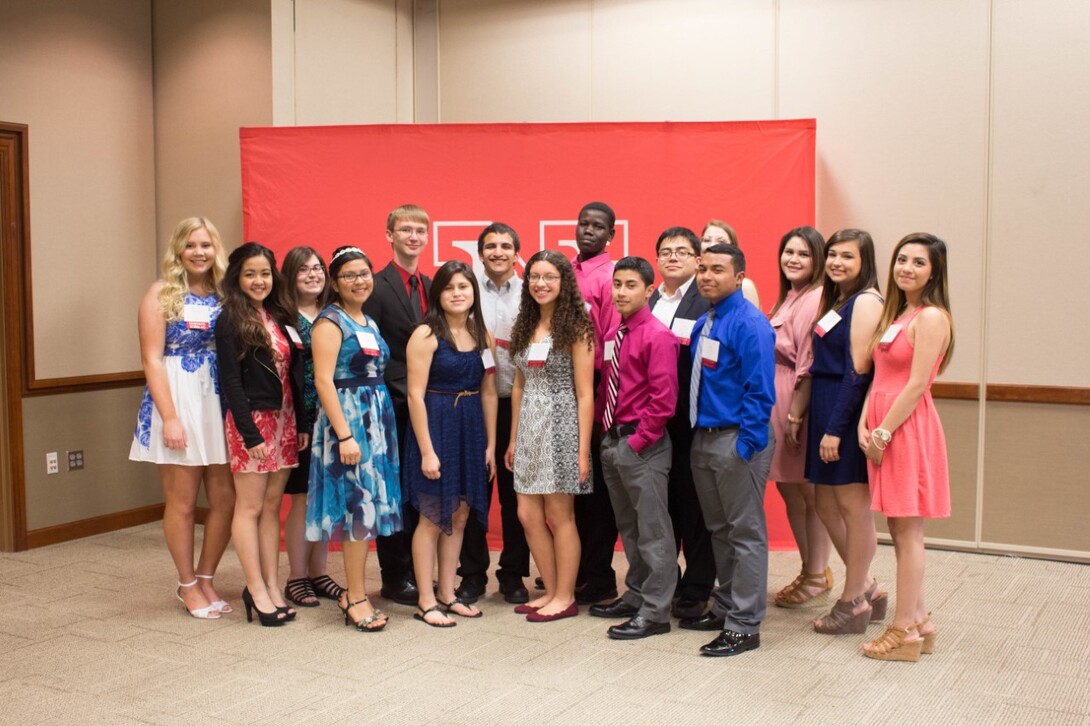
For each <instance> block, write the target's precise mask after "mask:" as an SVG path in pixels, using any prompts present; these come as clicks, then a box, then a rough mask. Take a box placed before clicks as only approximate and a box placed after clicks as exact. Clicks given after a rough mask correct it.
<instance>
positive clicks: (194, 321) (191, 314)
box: [182, 305, 212, 330]
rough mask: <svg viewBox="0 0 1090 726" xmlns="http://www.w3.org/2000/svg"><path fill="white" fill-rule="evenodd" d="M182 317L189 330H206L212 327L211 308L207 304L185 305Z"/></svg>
mask: <svg viewBox="0 0 1090 726" xmlns="http://www.w3.org/2000/svg"><path fill="white" fill-rule="evenodd" d="M182 319H183V320H184V321H185V327H187V328H189V329H190V330H208V329H209V328H210V327H212V308H211V307H209V306H208V305H186V306H185V307H183V308H182Z"/></svg>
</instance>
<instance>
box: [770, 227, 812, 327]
mask: <svg viewBox="0 0 1090 726" xmlns="http://www.w3.org/2000/svg"><path fill="white" fill-rule="evenodd" d="M796 237H798V238H799V239H801V240H802V241H803V242H805V243H806V246H807V247H809V248H810V262H811V263H812V264H811V266H810V267H811V269H810V282H809V283H807V285H806V290H813V289H814V288H815V287H817V286H818V285H820V284H821V281H822V280H823V279H824V278H825V238H824V237H822V236H821V232H818V231H817V230H816V229H814V228H813V227H807V226H805V225H804V226H802V227H795V228H794V229H793V230H791V231H789V232H788V233H787V234H785V235H784V236H783V238H782V239H780V250H779V252H777V253H776V267H777V269H778V270H779V271H780V296H779V297H778V298H776V304H775V305H773V306H772V312H770V313H769V317H771V316H773V315H775V314H776V311H777V310H779V309H780V306H781V305H783V301H784V300H786V299H787V293H789V292H791V281H790V280H788V279H787V275H785V274H784V271H783V251H784V250H785V249H787V243H788V242H790V241H791V240H793V239H794V238H796Z"/></svg>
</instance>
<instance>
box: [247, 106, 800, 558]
mask: <svg viewBox="0 0 1090 726" xmlns="http://www.w3.org/2000/svg"><path fill="white" fill-rule="evenodd" d="M815 135H816V123H815V121H814V120H813V119H801V120H791V121H743V122H709V123H587V124H438V125H377V126H320V127H290V128H244V129H241V131H240V140H241V149H242V204H243V232H244V235H245V237H246V239H247V240H257V241H259V242H261V243H263V244H266V245H268V246H269V247H271V248H272V249H273V250H274V251H276V253H277V255H278V256H282V255H283V253H284V252H286V251H287V250H288V249H290V248H291V247H293V246H295V245H299V244H306V245H310V246H312V247H314V248H315V249H317V250H318V251H319V252H320V253H322V254H323V255H324V256H326V257H327V258H328V255H329V254H330V253H331V252H332V250H333V249H334V248H335V247H337V246H340V245H343V244H354V245H357V246H359V247H361V248H362V249H363V250H364V251H366V252H367V253H368V254H369V255H370V256H371V258H372V261H373V262H374V264H375V265H376V267H379V266H382V265H385V263H386V262H387V261H388V260H389V259H390V247H389V244H388V243H387V242H386V239H385V234H384V233H385V229H386V215H387V214H388V213H389V211H390V210H391V209H393V208H394V207H397V206H399V205H401V204H405V203H413V204H419V205H420V206H422V207H423V208H424V209H426V210H427V211H428V213H429V215H430V217H431V239H430V241H429V252H428V253H426V254H425V257H424V259H423V260H422V265H421V266H422V269H423V271H424V272H431V271H432V270H433V269H434V268H435V267H438V266H439V265H440V264H442V263H443V262H445V261H447V260H450V259H463V260H465V261H467V262H476V238H477V234H478V233H479V232H480V230H481V228H482V227H484V226H485V225H487V224H489V223H490V222H492V221H503V222H506V223H507V224H510V225H511V226H512V227H514V228H515V229H517V230H518V231H519V234H520V236H521V238H522V252H521V257H522V259H523V260H525V259H527V258H528V257H529V256H530V255H531V254H533V253H534V252H535V251H537V250H539V249H542V248H545V247H548V248H552V249H561V250H563V251H565V252H567V253H569V254H574V243H573V242H572V241H571V240H572V239H573V237H574V235H573V230H574V223H575V217H576V216H577V214H578V212H579V209H580V207H582V205H583V204H585V203H586V202H589V201H592V200H600V201H603V202H606V203H607V204H609V205H610V206H612V207H613V208H614V210H616V212H617V235H616V238H615V239H614V241H613V242H612V243H611V244H610V247H609V250H608V251H609V254H610V255H611V256H612V257H613V258H614V259H619V258H621V257H623V256H624V255H626V254H636V255H640V256H642V257H646V258H648V259H653V258H654V245H655V240H656V239H657V237H658V235H659V233H660V232H661V231H662V230H663V229H665V228H666V227H670V226H674V225H683V226H688V227H691V228H693V229H694V230H695V231H696V232H697V234H699V233H700V231H701V228H702V227H703V224H704V223H705V222H706V221H707V220H708V219H709V218H712V217H718V218H720V219H724V220H726V221H728V222H729V223H730V224H731V225H732V226H733V227H734V228H735V229H736V230H737V232H738V236H739V240H740V243H741V246H742V249H743V250H744V251H745V252H746V256H747V266H748V271H749V277H751V278H752V279H753V280H754V281H755V282H756V284H757V286H758V288H759V290H760V291H761V293H762V303H763V304H764V306H765V307H766V308H767V307H770V306H771V303H772V302H773V301H774V300H775V295H776V292H777V286H778V282H777V280H778V278H777V273H776V254H775V252H776V246H777V244H778V243H779V239H780V236H781V235H782V234H783V233H784V232H785V231H787V230H788V229H790V228H792V227H796V226H798V225H801V224H813V222H814V148H815ZM766 509H767V511H768V514H769V540H770V544H771V546H772V547H774V548H790V547H793V545H794V542H793V540H792V538H791V534H790V530H789V529H788V527H787V522H786V518H785V515H784V512H783V503H782V502H781V501H780V499H779V496H778V495H777V494H776V493H775V492H774V491H773V489H772V488H770V489H769V492H768V497H767V500H766ZM495 525H496V526H495V527H493V528H492V530H493V532H492V533H493V535H497V534H498V529H499V523H498V521H496V522H495Z"/></svg>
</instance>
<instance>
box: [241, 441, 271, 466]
mask: <svg viewBox="0 0 1090 726" xmlns="http://www.w3.org/2000/svg"><path fill="white" fill-rule="evenodd" d="M246 453H248V454H249V455H250V458H251V459H256V460H257V461H265V459H266V458H268V456H269V447H267V446H265V442H264V441H262V442H261V443H260V444H258V445H257V446H254V447H252V448H249V449H246Z"/></svg>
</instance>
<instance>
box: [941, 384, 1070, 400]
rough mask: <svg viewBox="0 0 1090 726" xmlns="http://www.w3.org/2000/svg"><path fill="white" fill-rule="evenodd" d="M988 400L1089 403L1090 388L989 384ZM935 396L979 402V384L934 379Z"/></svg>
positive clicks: (987, 387)
mask: <svg viewBox="0 0 1090 726" xmlns="http://www.w3.org/2000/svg"><path fill="white" fill-rule="evenodd" d="M985 388H986V389H987V390H986V393H985V395H986V396H987V399H988V400H989V401H1010V402H1016V403H1058V404H1066V405H1076V406H1090V388H1080V387H1077V386H1021V385H1014V384H1008V383H989V384H988V385H987V386H986V387H985ZM931 396H932V398H940V399H944V400H959V401H979V400H980V384H979V383H956V382H951V381H935V383H934V384H933V385H932V386H931Z"/></svg>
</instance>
